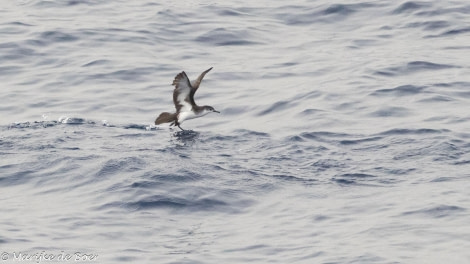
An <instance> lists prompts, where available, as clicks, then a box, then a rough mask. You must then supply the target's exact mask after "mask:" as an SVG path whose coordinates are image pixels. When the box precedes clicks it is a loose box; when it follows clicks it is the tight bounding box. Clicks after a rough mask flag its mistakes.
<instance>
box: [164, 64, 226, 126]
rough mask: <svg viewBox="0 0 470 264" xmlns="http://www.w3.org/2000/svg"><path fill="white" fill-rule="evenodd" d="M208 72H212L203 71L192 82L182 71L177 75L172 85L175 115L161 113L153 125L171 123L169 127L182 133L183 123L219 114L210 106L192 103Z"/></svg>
mask: <svg viewBox="0 0 470 264" xmlns="http://www.w3.org/2000/svg"><path fill="white" fill-rule="evenodd" d="M210 70H212V67H211V68H209V69H208V70H205V71H204V72H203V73H201V75H199V77H198V78H197V79H196V80H194V81H192V82H190V81H189V78H188V76H187V75H186V73H185V72H184V71H182V72H180V73H178V75H176V77H175V79H174V80H173V85H174V86H175V89H174V90H173V103H174V104H175V108H176V113H168V112H163V113H161V114H160V115H159V116H158V117H157V119H156V120H155V125H160V124H163V123H170V122H171V124H170V126H172V125H173V126H178V127H179V128H180V129H181V130H183V131H184V129H183V128H181V126H180V125H181V123H183V121H185V120H188V119H193V118H198V117H201V116H205V115H207V114H208V113H211V112H215V113H220V112H219V111H216V110H215V109H214V107H212V106H209V105H204V106H198V105H197V104H196V102H194V94H195V93H196V91H197V89H198V88H199V85H200V84H201V81H202V79H203V78H204V75H206V73H208V72H209V71H210Z"/></svg>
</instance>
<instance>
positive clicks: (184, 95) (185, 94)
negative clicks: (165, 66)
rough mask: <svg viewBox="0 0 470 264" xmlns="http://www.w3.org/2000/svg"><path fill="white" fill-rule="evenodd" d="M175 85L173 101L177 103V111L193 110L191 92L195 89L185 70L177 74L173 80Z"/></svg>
mask: <svg viewBox="0 0 470 264" xmlns="http://www.w3.org/2000/svg"><path fill="white" fill-rule="evenodd" d="M173 85H174V86H175V90H174V91H173V103H174V104H175V107H176V111H177V112H180V111H183V112H184V111H191V109H192V102H191V99H190V94H191V92H192V90H194V89H193V87H192V86H191V83H190V81H189V79H188V76H187V75H186V73H185V72H184V71H183V72H180V73H178V75H176V77H175V79H174V80H173ZM193 101H194V100H193Z"/></svg>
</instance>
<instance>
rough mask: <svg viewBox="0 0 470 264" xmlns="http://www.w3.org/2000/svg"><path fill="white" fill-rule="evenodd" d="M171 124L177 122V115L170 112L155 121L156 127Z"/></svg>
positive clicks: (162, 114)
mask: <svg viewBox="0 0 470 264" xmlns="http://www.w3.org/2000/svg"><path fill="white" fill-rule="evenodd" d="M169 122H173V123H175V122H176V113H173V114H170V113H168V112H163V113H161V114H160V115H159V116H158V117H157V119H155V125H160V124H163V123H169Z"/></svg>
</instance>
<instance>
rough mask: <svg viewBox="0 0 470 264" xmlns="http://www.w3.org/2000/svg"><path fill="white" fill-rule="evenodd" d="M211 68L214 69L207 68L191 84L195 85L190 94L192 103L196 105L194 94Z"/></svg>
mask: <svg viewBox="0 0 470 264" xmlns="http://www.w3.org/2000/svg"><path fill="white" fill-rule="evenodd" d="M210 70H212V67H210V68H209V69H207V70H205V71H204V72H202V73H201V75H199V77H197V79H196V80H194V81H193V82H192V83H191V85H192V87H193V89H191V94H190V96H189V98H190V100H191V104H193V105H195V104H196V102H194V94H195V93H196V91H197V89H198V88H199V85H200V84H201V82H202V79H203V78H204V76H205V75H206V73H208V72H209V71H210Z"/></svg>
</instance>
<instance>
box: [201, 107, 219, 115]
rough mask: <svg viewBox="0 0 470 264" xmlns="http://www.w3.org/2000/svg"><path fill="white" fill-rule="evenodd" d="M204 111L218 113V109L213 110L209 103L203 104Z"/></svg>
mask: <svg viewBox="0 0 470 264" xmlns="http://www.w3.org/2000/svg"><path fill="white" fill-rule="evenodd" d="M204 111H206V112H208V113H210V112H214V113H219V114H220V112H219V111H217V110H215V109H214V107H212V106H210V105H205V106H204Z"/></svg>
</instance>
